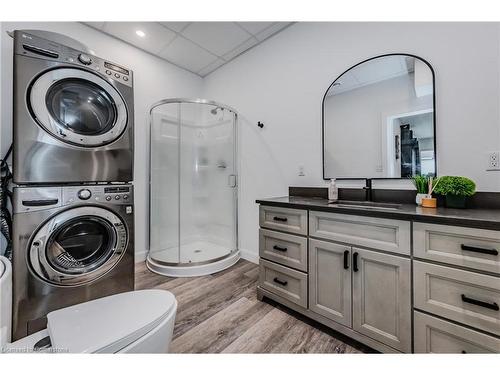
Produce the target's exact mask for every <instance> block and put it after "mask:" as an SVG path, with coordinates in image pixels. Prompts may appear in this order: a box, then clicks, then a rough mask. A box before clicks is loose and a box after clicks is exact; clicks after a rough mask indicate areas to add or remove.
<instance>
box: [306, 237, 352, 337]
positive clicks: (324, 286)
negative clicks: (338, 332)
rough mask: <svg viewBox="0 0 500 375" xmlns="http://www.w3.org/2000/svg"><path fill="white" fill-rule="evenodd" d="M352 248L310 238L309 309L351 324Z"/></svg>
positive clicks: (342, 322) (348, 324)
mask: <svg viewBox="0 0 500 375" xmlns="http://www.w3.org/2000/svg"><path fill="white" fill-rule="evenodd" d="M350 262H351V247H350V246H345V245H338V244H335V243H331V242H325V241H319V240H313V239H310V240H309V309H310V310H312V311H314V312H316V313H318V314H320V315H323V316H324V317H326V318H328V319H331V320H334V321H336V322H338V323H340V324H343V325H345V326H348V327H351V325H352V324H351V323H352V321H351V267H350Z"/></svg>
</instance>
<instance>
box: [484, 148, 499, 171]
mask: <svg viewBox="0 0 500 375" xmlns="http://www.w3.org/2000/svg"><path fill="white" fill-rule="evenodd" d="M486 170H487V171H500V151H493V152H489V153H488V167H487V168H486Z"/></svg>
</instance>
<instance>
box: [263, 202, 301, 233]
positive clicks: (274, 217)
mask: <svg viewBox="0 0 500 375" xmlns="http://www.w3.org/2000/svg"><path fill="white" fill-rule="evenodd" d="M259 225H260V226H261V227H264V228H269V229H277V230H282V231H283V232H288V233H295V234H302V235H304V236H307V210H297V209H294V208H282V207H273V206H262V205H261V206H260V212H259Z"/></svg>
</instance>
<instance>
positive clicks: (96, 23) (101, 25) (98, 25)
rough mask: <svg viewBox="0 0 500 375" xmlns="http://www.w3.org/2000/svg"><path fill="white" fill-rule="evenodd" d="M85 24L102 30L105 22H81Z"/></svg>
mask: <svg viewBox="0 0 500 375" xmlns="http://www.w3.org/2000/svg"><path fill="white" fill-rule="evenodd" d="M83 23H84V24H85V25H88V26H90V27H93V28H94V29H99V30H102V28H103V27H104V24H105V23H106V22H83Z"/></svg>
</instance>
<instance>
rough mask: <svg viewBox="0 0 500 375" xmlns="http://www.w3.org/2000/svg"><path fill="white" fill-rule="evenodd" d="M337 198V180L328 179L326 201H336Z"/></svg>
mask: <svg viewBox="0 0 500 375" xmlns="http://www.w3.org/2000/svg"><path fill="white" fill-rule="evenodd" d="M338 199H339V189H338V187H337V182H336V181H335V179H334V178H332V179H331V180H330V184H329V185H328V201H329V202H330V203H334V202H337V200H338Z"/></svg>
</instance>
